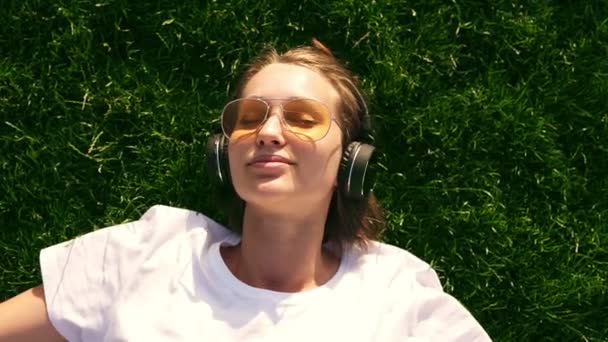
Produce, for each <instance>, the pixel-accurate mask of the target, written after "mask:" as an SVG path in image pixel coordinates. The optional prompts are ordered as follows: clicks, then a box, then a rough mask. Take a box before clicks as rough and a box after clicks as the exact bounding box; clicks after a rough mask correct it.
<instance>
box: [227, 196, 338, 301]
mask: <svg viewBox="0 0 608 342" xmlns="http://www.w3.org/2000/svg"><path fill="white" fill-rule="evenodd" d="M328 208H329V200H328V201H327V203H326V204H325V205H323V206H322V207H318V206H316V207H315V208H311V209H312V210H306V212H305V211H304V210H298V211H297V212H271V213H269V212H268V211H266V210H263V209H262V208H260V207H257V206H255V205H251V204H248V205H247V206H246V208H245V213H244V217H243V235H242V239H241V243H240V244H239V245H237V246H234V247H228V248H224V250H223V252H222V254H223V256H224V260H225V261H226V264H227V265H228V268H229V269H230V270H231V271H232V273H233V274H234V275H235V276H236V277H237V278H239V279H240V280H241V281H243V282H245V283H247V284H249V285H251V286H254V287H258V288H265V289H269V290H274V291H280V292H299V291H303V290H307V289H311V288H315V287H318V286H321V285H323V284H324V283H326V282H327V281H328V280H329V279H330V278H331V277H332V276H333V274H335V272H336V271H337V268H338V265H339V258H338V257H336V256H335V255H333V254H331V253H330V252H328V251H325V250H324V249H323V248H322V241H323V232H324V228H325V218H326V217H327V211H328Z"/></svg>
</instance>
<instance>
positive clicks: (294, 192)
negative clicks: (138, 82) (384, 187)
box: [0, 40, 489, 341]
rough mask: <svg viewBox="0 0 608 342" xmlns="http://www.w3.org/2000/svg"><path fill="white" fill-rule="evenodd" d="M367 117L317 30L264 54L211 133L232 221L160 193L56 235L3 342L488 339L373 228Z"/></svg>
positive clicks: (9, 317) (0, 332) (426, 270)
mask: <svg viewBox="0 0 608 342" xmlns="http://www.w3.org/2000/svg"><path fill="white" fill-rule="evenodd" d="M368 119H369V118H368V116H367V108H366V106H365V102H364V101H363V99H362V97H361V94H360V93H359V91H358V90H357V88H356V85H355V80H354V79H353V77H352V76H351V75H350V74H349V72H348V71H347V70H346V69H344V68H343V67H342V66H341V65H340V64H339V63H338V62H337V61H336V60H335V59H334V58H333V56H332V55H331V52H329V50H328V49H327V48H326V47H324V46H323V45H322V44H321V43H319V42H318V41H316V40H313V46H312V47H300V48H296V49H293V50H290V51H288V52H286V53H284V54H277V53H276V52H274V51H271V52H268V53H266V54H265V55H263V56H262V57H261V58H260V59H259V60H258V61H256V62H255V63H254V64H253V65H252V66H251V67H250V68H249V69H248V70H247V71H246V72H245V74H244V76H243V79H242V81H241V83H240V86H239V88H238V91H237V96H236V100H234V101H231V102H229V103H228V104H227V105H226V107H225V108H224V111H223V112H222V130H223V135H222V136H215V137H213V138H212V140H211V144H210V152H211V156H212V157H211V158H210V164H211V165H212V169H213V172H212V173H213V174H215V175H217V177H218V179H220V180H221V181H223V182H224V183H227V184H228V186H229V187H230V188H231V189H234V192H235V201H236V202H237V205H236V206H235V208H236V209H237V210H236V212H235V213H234V215H233V217H232V220H231V221H232V222H231V224H230V227H231V229H227V228H225V227H223V226H221V225H219V224H218V223H215V222H214V221H212V220H211V219H209V218H207V217H205V216H203V215H201V214H198V213H195V212H192V211H188V210H182V209H177V208H170V207H162V206H156V207H153V208H151V209H150V210H148V212H146V213H145V214H144V215H143V217H142V218H141V219H140V220H138V221H135V222H132V223H128V224H123V225H118V226H114V227H109V228H106V229H102V230H98V231H95V232H92V233H89V234H87V235H85V236H82V237H79V238H77V239H75V240H72V241H68V242H66V243H63V244H59V245H56V246H52V247H49V248H47V249H45V250H43V251H42V252H41V257H40V260H41V268H42V275H43V284H44V285H43V286H41V287H37V288H34V289H32V290H30V291H27V292H25V293H23V294H21V295H19V296H17V297H15V298H13V299H11V300H9V301H7V302H6V303H3V304H2V306H0V322H8V324H7V323H3V325H2V326H0V340H1V341H8V340H11V341H12V340H19V341H25V340H36V341H42V340H49V341H50V340H61V338H62V336H63V338H67V339H68V340H70V341H165V340H172V341H190V340H200V341H206V340H209V341H211V340H213V341H337V340H348V341H403V340H407V339H408V338H412V339H413V340H432V341H487V340H489V337H488V336H487V334H486V333H485V332H484V330H483V329H482V328H481V327H480V326H479V324H478V323H477V322H476V321H475V319H474V318H473V317H472V316H471V315H470V313H469V312H468V311H467V310H466V309H465V308H464V307H463V306H462V305H461V304H459V303H458V302H457V301H456V300H455V299H454V298H452V297H451V296H449V295H447V294H445V293H444V292H443V291H442V290H441V285H440V283H439V280H438V278H437V276H436V274H435V272H434V271H433V270H432V269H431V268H430V267H429V266H428V265H427V264H426V263H424V262H422V261H421V260H419V259H417V258H416V257H415V256H413V255H411V254H409V253H408V252H406V251H404V250H401V249H398V248H396V247H393V246H389V245H386V244H382V243H379V242H377V241H375V239H376V238H377V237H378V234H379V231H380V229H381V227H382V222H381V217H380V215H379V208H378V207H377V205H376V204H375V201H374V198H373V196H372V195H370V194H367V193H366V191H365V187H366V185H368V184H369V181H367V184H366V183H365V177H366V170H367V164H368V162H369V157H370V155H371V153H372V150H373V147H371V146H370V145H366V144H363V143H362V142H361V139H365V136H366V135H367V133H368V128H369V127H368V126H369V125H368V122H369V121H368ZM356 139H359V141H358V142H357V141H356ZM239 203H240V204H242V205H238V204H239Z"/></svg>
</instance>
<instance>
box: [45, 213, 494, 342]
mask: <svg viewBox="0 0 608 342" xmlns="http://www.w3.org/2000/svg"><path fill="white" fill-rule="evenodd" d="M239 239H240V238H239V236H238V235H236V234H234V233H232V232H230V231H229V230H228V229H226V228H224V227H223V226H221V225H219V224H218V223H216V222H214V221H213V220H211V219H209V218H207V217H206V216H204V215H202V214H199V213H196V212H193V211H189V210H184V209H177V208H171V207H166V206H155V207H152V208H151V209H149V210H148V211H147V212H146V213H145V214H144V215H143V216H142V218H141V219H140V220H138V221H135V222H131V223H126V224H121V225H117V226H113V227H108V228H104V229H100V230H97V231H94V232H92V233H89V234H86V235H84V236H81V237H78V238H76V239H74V240H71V241H67V242H64V243H61V244H58V245H55V246H52V247H48V248H46V249H43V250H42V252H41V253H40V263H41V268H42V276H43V284H44V289H45V296H46V302H47V308H48V315H49V317H50V320H51V322H52V324H53V325H54V326H55V328H56V329H57V330H58V331H59V332H60V333H61V334H62V335H63V336H64V337H66V338H67V339H68V340H69V341H146V342H151V341H228V342H231V341H307V342H308V341H379V342H380V341H381V342H390V341H406V340H407V341H489V340H490V338H489V337H488V335H487V334H486V333H485V331H484V330H483V329H482V327H481V326H480V325H479V324H478V323H477V321H476V320H475V319H474V318H473V316H472V315H471V314H470V313H469V312H468V311H467V310H466V309H465V308H464V307H463V306H462V305H461V304H460V303H459V302H458V301H457V300H456V299H454V298H453V297H451V296H450V295H448V294H446V293H444V292H443V291H442V289H441V284H440V283H439V279H438V278H437V275H436V274H435V272H434V271H433V270H432V269H431V268H430V266H429V265H428V264H426V263H424V262H423V261H421V260H420V259H418V258H416V257H415V256H414V255H412V254H410V253H408V252H406V251H404V250H402V249H399V248H397V247H394V246H390V245H387V244H383V243H380V242H372V243H371V244H370V245H369V247H368V249H367V250H366V251H364V250H362V249H360V248H356V247H353V248H351V249H350V250H348V251H346V252H345V253H344V255H343V257H342V261H341V264H340V266H339V268H338V271H337V273H336V274H335V275H334V276H333V277H332V278H331V279H330V280H329V281H328V282H327V283H326V284H324V285H323V286H321V287H318V288H315V289H312V290H307V291H303V292H298V293H282V292H275V291H270V290H265V289H259V288H255V287H251V286H249V285H247V284H245V283H243V282H241V281H240V280H238V279H237V278H236V277H235V276H234V275H233V274H232V273H231V272H230V270H229V269H228V267H227V266H226V264H225V263H224V261H223V259H222V257H221V255H220V252H219V250H220V246H221V245H225V244H228V245H234V244H237V243H238V242H239Z"/></svg>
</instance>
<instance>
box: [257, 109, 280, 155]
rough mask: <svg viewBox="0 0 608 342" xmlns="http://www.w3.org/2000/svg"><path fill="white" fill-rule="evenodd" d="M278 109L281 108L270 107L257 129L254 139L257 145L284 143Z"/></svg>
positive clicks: (278, 144)
mask: <svg viewBox="0 0 608 342" xmlns="http://www.w3.org/2000/svg"><path fill="white" fill-rule="evenodd" d="M273 109H274V110H273ZM280 111H281V108H280V107H279V106H274V107H271V108H270V113H269V115H268V118H267V119H266V121H265V122H264V123H263V124H262V127H260V129H259V130H258V134H257V139H256V142H257V144H258V146H267V145H275V146H282V145H284V144H285V136H284V135H283V123H282V122H281V116H280Z"/></svg>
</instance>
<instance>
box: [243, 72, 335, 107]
mask: <svg viewBox="0 0 608 342" xmlns="http://www.w3.org/2000/svg"><path fill="white" fill-rule="evenodd" d="M242 96H243V97H262V98H293V97H300V98H309V99H314V100H317V101H320V102H323V103H325V104H326V105H328V106H330V107H331V108H334V109H335V108H337V104H338V101H339V95H338V92H337V91H336V89H335V88H334V87H333V86H332V85H331V83H330V82H329V81H328V80H327V79H326V78H325V77H323V76H321V75H320V74H318V73H317V72H315V71H312V70H310V69H308V68H306V67H303V66H299V65H294V64H284V63H274V64H270V65H268V66H266V67H264V68H263V69H262V70H260V71H259V72H258V73H257V74H255V75H254V76H253V77H252V78H251V80H249V82H247V84H246V85H245V88H244V89H243V93H242Z"/></svg>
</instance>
